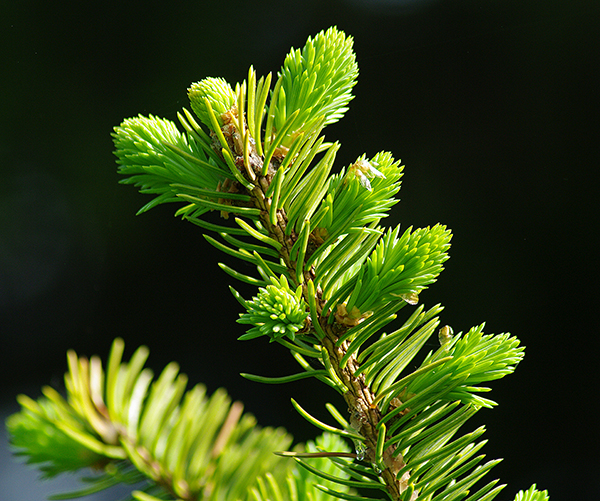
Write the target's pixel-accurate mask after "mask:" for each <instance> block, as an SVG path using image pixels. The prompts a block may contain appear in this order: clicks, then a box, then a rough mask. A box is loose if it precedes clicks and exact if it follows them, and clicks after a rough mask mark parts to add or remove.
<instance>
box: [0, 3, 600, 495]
mask: <svg viewBox="0 0 600 501" xmlns="http://www.w3.org/2000/svg"><path fill="white" fill-rule="evenodd" d="M599 19H600V8H599V4H598V3H597V2H593V1H589V0H588V1H587V2H585V1H580V2H578V1H573V2H561V1H557V0H547V1H545V2H536V1H533V0H503V1H483V0H479V1H474V0H472V1H463V0H455V1H441V0H440V1H436V0H345V1H344V0H334V1H329V2H323V1H299V2H276V1H264V2H258V1H248V2H244V1H235V0H234V1H228V2H201V1H197V2H171V3H168V4H166V3H164V2H161V3H159V2H145V3H135V2H119V3H114V4H113V5H111V4H110V3H109V2H86V3H76V2H68V1H67V2H41V1H29V2H28V1H24V2H3V3H2V4H1V5H0V20H1V21H0V36H1V41H0V44H1V45H0V59H1V62H2V64H1V66H2V75H3V76H2V78H1V79H0V91H1V95H2V99H1V100H0V155H1V158H2V165H1V166H0V384H1V387H0V417H2V419H4V418H5V417H6V416H8V415H9V414H11V413H13V412H16V411H17V410H18V406H17V404H16V401H15V397H16V395H17V394H19V393H23V392H25V393H27V394H28V395H30V396H32V397H37V396H39V395H40V387H41V386H42V385H43V384H52V385H54V386H55V387H57V388H60V387H61V385H62V377H63V373H64V371H65V369H66V359H65V352H66V350H67V349H69V348H73V349H75V350H76V351H77V352H78V353H80V354H87V355H92V354H98V355H100V356H102V357H103V359H106V356H107V354H108V350H109V348H110V345H111V342H112V340H113V339H114V338H115V337H117V336H121V337H123V338H124V339H125V342H126V355H127V356H128V355H130V354H131V353H132V352H133V351H134V349H135V348H136V347H137V346H139V345H140V344H146V345H148V347H149V348H150V352H151V355H150V359H149V362H148V364H149V366H150V367H152V368H153V369H154V370H155V372H159V371H160V370H162V368H163V367H164V365H165V364H167V363H168V362H170V361H172V360H175V361H177V362H178V363H179V364H180V366H181V370H182V371H183V372H185V373H187V374H188V375H189V376H190V381H191V382H192V383H196V382H203V383H205V384H206V385H207V386H208V388H209V390H210V391H214V390H215V389H216V388H218V387H220V386H223V387H225V388H227V390H228V391H229V393H230V394H231V395H232V397H233V398H235V399H241V400H243V401H244V403H245V405H246V410H247V411H249V412H252V413H254V414H255V415H256V416H257V418H258V420H259V422H260V423H261V424H263V425H270V426H284V427H285V428H287V429H288V430H289V431H290V433H292V434H293V435H294V436H295V437H296V439H297V440H307V439H309V438H312V437H314V435H315V433H316V432H315V430H314V429H313V428H311V427H310V426H309V425H308V424H307V423H306V422H305V421H304V420H303V419H302V418H301V417H300V416H299V415H297V414H296V413H295V411H294V410H293V409H292V407H291V404H290V397H291V396H293V397H294V398H295V399H297V400H298V401H299V402H300V403H301V404H302V405H304V406H305V407H306V408H307V409H309V410H310V411H311V412H313V413H314V414H315V415H317V416H321V417H323V418H325V419H326V418H327V416H328V415H327V413H326V411H325V409H324V404H325V402H328V401H331V402H333V403H335V404H339V406H340V408H341V410H344V408H343V404H341V402H340V400H338V399H337V397H336V395H333V394H332V393H331V392H329V391H328V389H327V387H325V386H322V385H319V384H317V383H314V384H311V383H306V381H304V382H299V383H295V384H290V385H286V386H274V387H273V386H261V385H258V384H256V383H251V382H248V381H246V380H244V379H242V378H241V377H240V376H239V373H240V372H250V373H255V374H261V375H285V374H289V373H292V372H295V370H296V368H295V367H294V363H295V362H294V361H293V359H292V358H291V356H290V355H289V354H288V353H286V351H285V350H283V349H279V347H278V346H275V345H273V344H271V345H269V344H268V343H267V342H266V341H264V340H262V339H260V340H255V341H250V342H246V343H245V344H242V343H241V342H238V341H236V338H237V337H238V336H239V335H240V334H242V333H243V332H244V329H243V327H242V326H240V325H238V324H236V323H235V319H236V318H237V317H238V313H239V305H238V304H237V303H236V301H235V300H234V299H233V297H232V296H231V295H230V293H229V291H228V289H227V285H228V282H229V280H228V277H227V276H226V275H225V274H224V273H223V272H221V271H220V269H219V268H218V267H217V265H216V263H217V262H218V261H223V262H226V263H229V264H237V263H235V262H234V261H229V260H228V259H227V256H224V255H222V254H220V253H219V252H218V251H216V250H215V249H213V248H212V247H211V246H210V245H209V244H208V243H207V242H206V241H205V240H204V239H203V237H202V235H201V233H200V231H199V229H198V228H196V227H195V226H193V225H191V224H189V223H186V222H182V221H181V220H179V219H176V218H174V217H173V212H174V211H175V209H176V208H175V206H161V207H158V208H156V209H153V210H152V211H150V212H149V213H146V214H144V215H142V216H138V217H136V216H135V213H136V211H137V210H138V209H139V208H140V207H141V206H142V205H143V204H144V203H146V202H147V201H148V198H147V197H146V196H144V195H140V194H139V193H137V191H136V190H135V189H133V188H132V187H130V186H123V185H119V184H118V181H119V176H118V175H117V173H116V165H115V158H114V156H113V154H112V149H113V146H112V141H111V136H110V133H111V131H112V128H113V127H114V126H116V125H118V124H119V123H120V122H121V121H122V120H123V119H124V118H125V117H130V116H134V115H137V114H138V113H142V114H145V115H147V114H154V115H158V116H161V117H166V118H169V119H172V120H176V114H177V112H178V111H179V110H180V109H181V108H182V107H184V106H188V103H187V98H186V89H187V88H188V86H189V85H190V84H191V83H192V82H194V81H198V80H200V79H202V78H203V77H206V76H223V77H225V78H226V79H227V80H228V81H230V82H232V83H235V82H237V81H241V80H243V79H244V78H245V77H246V75H247V70H248V67H249V66H250V64H253V65H254V67H255V69H256V70H257V72H258V74H259V75H261V74H266V73H268V72H269V71H274V72H276V71H277V70H278V69H279V68H280V67H281V64H282V62H283V58H284V57H285V55H286V54H287V52H288V51H289V49H290V47H291V46H294V47H296V48H299V47H302V46H303V45H304V43H305V41H306V38H307V37H308V36H309V35H314V34H316V33H317V32H318V31H320V30H322V29H326V28H328V27H329V26H331V25H337V26H338V27H339V28H340V29H342V30H344V31H345V32H346V33H347V34H349V35H352V36H353V37H354V40H355V49H356V53H357V60H358V64H359V68H360V76H359V83H358V85H357V86H356V87H355V91H354V93H355V95H356V98H355V99H354V100H353V101H352V102H351V103H350V111H349V112H348V113H347V114H346V117H345V118H344V119H343V120H342V121H341V122H339V123H338V124H335V125H332V126H329V128H328V129H327V130H326V135H327V138H328V140H340V142H341V143H342V148H341V150H340V152H339V154H338V160H337V165H338V167H341V166H344V165H348V164H349V163H351V162H352V161H354V160H355V159H356V158H357V157H358V156H360V155H361V154H362V153H366V154H367V155H368V156H373V155H374V154H375V153H377V152H378V151H381V150H389V151H391V152H392V153H393V154H394V156H395V157H396V158H401V159H402V161H403V164H405V165H406V167H405V175H404V178H403V187H402V190H401V192H400V197H401V199H402V201H401V202H400V203H399V204H398V205H397V206H396V207H395V208H394V209H393V212H392V215H391V217H390V218H389V219H388V224H394V225H395V224H398V223H401V224H402V225H403V226H405V227H406V226H410V225H415V226H427V225H433V224H435V223H437V222H441V223H444V224H447V225H448V226H449V227H450V228H452V230H453V232H454V238H453V242H452V243H453V246H452V249H451V259H450V260H449V261H448V262H447V263H446V271H445V272H444V273H443V274H442V275H441V276H440V279H439V280H438V282H437V283H436V284H435V285H434V286H433V287H431V288H430V289H429V290H428V291H425V292H424V293H423V294H421V301H422V302H424V303H425V304H426V305H430V306H431V305H433V304H435V303H438V302H441V303H443V304H444V305H445V306H446V309H445V310H444V312H443V314H442V322H443V323H444V324H449V325H451V326H452V327H453V329H454V331H455V332H458V331H466V330H468V329H469V328H470V327H471V326H473V325H478V324H480V323H482V322H484V321H485V322H487V324H486V332H488V333H500V332H511V333H512V334H514V335H516V336H517V337H519V338H520V339H521V341H522V343H523V344H524V345H525V346H526V347H527V351H526V357H525V360H524V362H523V363H522V364H521V365H520V366H519V367H518V369H517V371H516V372H515V374H514V375H512V376H510V377H508V378H505V379H503V380H500V381H497V382H494V383H493V384H492V387H493V391H492V393H491V395H490V396H491V398H493V399H494V400H496V401H497V402H498V403H499V406H498V407H497V408H496V409H494V410H493V411H490V410H482V411H481V412H480V413H479V414H478V415H477V416H476V417H475V418H474V419H473V420H472V422H470V423H469V427H470V429H474V428H475V427H476V426H478V425H479V424H483V423H485V424H486V426H487V429H488V431H487V433H486V437H487V438H488V439H489V440H490V442H489V443H488V445H487V446H486V447H485V449H484V452H486V453H487V455H488V458H497V457H503V458H505V461H504V462H502V463H501V464H500V465H499V466H497V467H496V468H495V469H494V470H493V472H492V474H491V475H490V477H489V478H497V477H499V478H501V480H502V482H505V483H508V487H507V488H506V489H505V490H504V491H503V493H502V494H501V495H500V496H499V497H498V498H497V499H502V500H512V499H513V497H514V494H515V493H516V492H517V491H518V490H520V489H526V488H528V487H529V486H530V485H531V484H532V483H534V482H537V484H538V487H539V488H542V489H548V490H549V491H550V495H551V498H552V499H555V500H559V499H582V500H583V499H586V500H588V499H600V491H599V487H598V482H597V472H598V468H599V467H600V460H599V459H598V454H597V452H598V450H599V449H600V443H599V442H600V440H599V433H598V418H597V411H596V410H595V407H596V406H597V400H598V382H599V379H598V375H597V357H598V348H599V343H598V338H599V336H598V325H597V320H596V316H597V315H596V311H597V305H598V288H597V282H598V278H599V277H598V262H597V253H598V240H599V239H598V236H597V233H598V222H597V216H598V184H597V170H598V167H599V155H598V143H599V139H600V135H599V133H600V123H599V119H598V116H599V115H598V112H599V111H600V110H599V106H598V84H599V81H600V80H599V76H600V71H599V66H600V35H599V33H600V32H599V28H600V23H599V22H598V21H599ZM236 287H238V286H237V285H236ZM238 290H240V291H241V292H242V293H243V294H244V295H245V296H246V297H249V296H250V295H251V294H252V293H253V291H252V289H251V288H244V287H243V286H242V285H240V286H239V287H238ZM0 437H1V438H0V498H2V499H3V500H7V501H13V500H14V501H22V500H28V501H38V500H39V501H41V500H43V499H45V496H46V495H48V494H50V493H53V492H57V491H61V490H65V489H67V490H68V489H71V488H73V486H75V485H76V484H75V482H74V479H72V478H69V477H67V478H64V479H59V480H56V481H51V482H43V483H41V482H38V481H37V480H36V479H37V476H38V475H37V473H36V472H35V471H34V470H32V469H30V468H29V467H27V466H25V465H22V464H20V463H18V462H16V461H15V460H14V459H13V458H11V457H10V453H9V447H8V444H7V441H6V434H5V433H4V432H1V433H0ZM88 499H89V500H92V499H93V500H101V499H118V493H114V492H113V493H109V494H104V495H97V496H94V497H90V498H88Z"/></svg>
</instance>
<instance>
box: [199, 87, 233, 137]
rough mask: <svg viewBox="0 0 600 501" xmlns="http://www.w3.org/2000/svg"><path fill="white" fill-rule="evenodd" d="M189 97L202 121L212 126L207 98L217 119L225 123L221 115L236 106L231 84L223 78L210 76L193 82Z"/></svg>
mask: <svg viewBox="0 0 600 501" xmlns="http://www.w3.org/2000/svg"><path fill="white" fill-rule="evenodd" d="M188 97H189V99H190V104H191V106H192V110H194V113H195V114H196V115H198V118H199V119H200V120H201V121H202V123H203V124H204V125H206V126H208V127H209V128H211V127H212V125H211V121H210V118H209V114H208V108H207V106H206V102H205V98H206V99H207V100H208V102H209V103H210V106H211V108H212V109H213V111H214V113H215V115H216V117H217V120H218V121H219V123H220V124H221V125H223V123H222V120H221V118H220V116H221V115H222V114H223V113H226V112H228V111H229V110H231V109H232V108H233V107H234V106H235V102H236V97H235V92H233V89H232V88H231V85H229V84H228V83H227V81H225V79H223V78H213V77H208V78H205V79H204V80H200V81H199V82H196V83H193V84H192V85H191V87H190V88H189V89H188Z"/></svg>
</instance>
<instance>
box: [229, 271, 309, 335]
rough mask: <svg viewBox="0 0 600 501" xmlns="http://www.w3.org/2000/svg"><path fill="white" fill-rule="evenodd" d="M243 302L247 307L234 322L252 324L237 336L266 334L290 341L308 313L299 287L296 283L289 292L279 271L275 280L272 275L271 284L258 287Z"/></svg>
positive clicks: (300, 327) (301, 326)
mask: <svg viewBox="0 0 600 501" xmlns="http://www.w3.org/2000/svg"><path fill="white" fill-rule="evenodd" d="M245 306H246V309H247V310H248V311H247V312H246V313H242V314H241V315H240V318H239V319H238V322H239V323H241V324H249V325H253V326H254V327H253V328H251V329H250V330H249V331H248V332H247V333H246V334H244V335H243V336H241V337H240V339H241V340H246V339H253V338H255V337H260V336H269V337H270V338H271V341H274V340H276V339H278V338H282V337H284V336H287V337H289V338H290V339H291V340H292V341H293V340H294V338H295V334H296V333H297V332H298V331H299V330H301V329H302V328H303V327H304V322H305V320H306V318H307V317H308V312H307V311H306V305H305V304H304V302H303V301H302V287H301V286H298V288H297V289H296V291H295V292H293V291H292V290H291V289H290V287H289V284H288V281H287V280H286V278H285V276H283V275H282V276H281V279H280V280H279V281H277V280H276V279H272V284H270V285H267V286H266V287H261V288H260V289H259V293H258V295H257V296H255V297H253V298H252V300H251V301H246V303H245Z"/></svg>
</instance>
